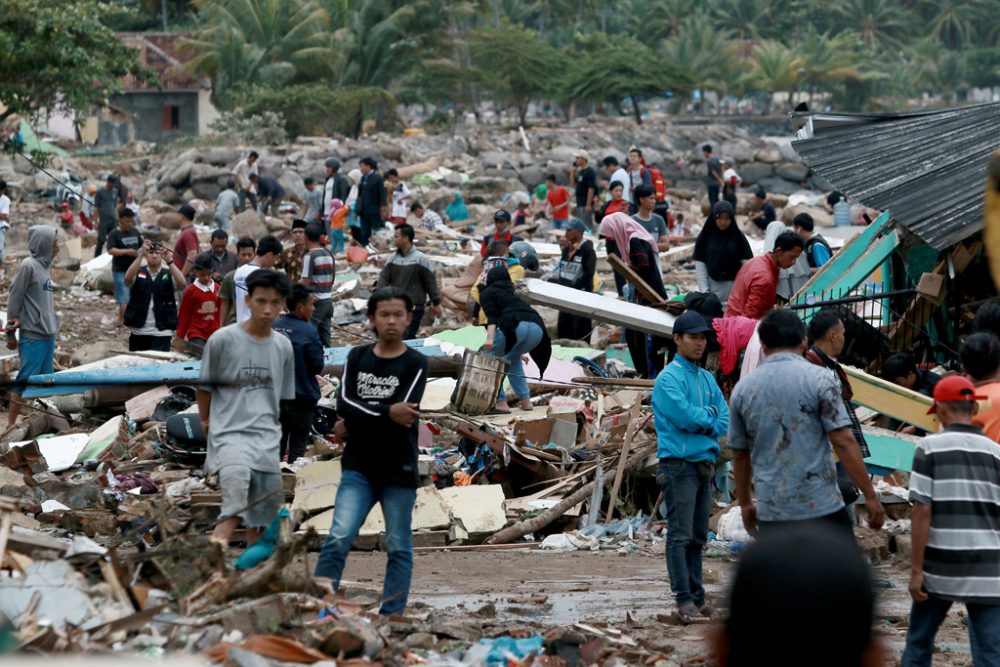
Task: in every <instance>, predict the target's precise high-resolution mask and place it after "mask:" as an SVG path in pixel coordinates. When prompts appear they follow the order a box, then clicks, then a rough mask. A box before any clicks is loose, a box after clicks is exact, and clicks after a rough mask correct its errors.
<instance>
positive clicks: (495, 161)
mask: <svg viewBox="0 0 1000 667" xmlns="http://www.w3.org/2000/svg"><path fill="white" fill-rule="evenodd" d="M479 161H480V162H481V163H482V164H483V168H484V169H503V168H504V167H514V166H517V165H515V164H514V163H513V162H511V160H510V158H509V157H508V156H507V154H506V153H501V152H500V151H484V152H483V153H480V155H479Z"/></svg>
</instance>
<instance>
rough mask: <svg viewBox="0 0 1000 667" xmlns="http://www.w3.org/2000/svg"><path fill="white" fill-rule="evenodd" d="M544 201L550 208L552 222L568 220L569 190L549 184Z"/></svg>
mask: <svg viewBox="0 0 1000 667" xmlns="http://www.w3.org/2000/svg"><path fill="white" fill-rule="evenodd" d="M545 201H546V202H548V204H549V206H551V207H552V219H553V220H569V190H567V189H566V188H564V187H563V186H561V185H553V184H549V194H548V196H547V197H546V198H545Z"/></svg>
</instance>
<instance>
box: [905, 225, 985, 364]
mask: <svg viewBox="0 0 1000 667" xmlns="http://www.w3.org/2000/svg"><path fill="white" fill-rule="evenodd" d="M982 247H983V243H982V241H978V240H977V241H973V242H972V243H971V244H969V245H968V246H966V245H965V244H964V243H959V244H958V245H956V246H955V249H954V250H953V251H952V253H951V263H952V266H954V267H955V275H956V276H958V275H961V274H962V273H963V272H964V271H965V270H966V269H967V268H969V264H971V263H972V260H973V259H975V258H976V255H978V254H979V250H980V249H981V248H982ZM947 271H948V263H947V262H945V261H943V260H942V261H940V262H938V263H937V265H936V266H935V267H934V271H933V272H932V275H937V276H941V277H942V278H944V276H945V274H946V273H947ZM939 304H940V299H935V298H933V297H930V296H928V295H925V294H918V295H917V297H916V298H915V299H914V300H913V301H911V302H910V305H909V307H908V308H907V309H906V313H905V314H904V315H903V317H901V318H900V319H898V320H897V321H896V322H895V323H894V324H893V325H892V327H891V328H890V329H889V341H890V344H891V345H892V347H893V349H895V350H900V349H903V348H904V347H906V346H908V344H909V343H910V342H912V340H913V338H912V337H908V336H903V337H900V334H901V333H902V332H903V331H907V330H908V331H914V330H920V329H923V327H924V325H925V324H927V322H928V321H929V320H930V319H931V316H932V315H933V314H934V311H935V310H937V308H938V305H939Z"/></svg>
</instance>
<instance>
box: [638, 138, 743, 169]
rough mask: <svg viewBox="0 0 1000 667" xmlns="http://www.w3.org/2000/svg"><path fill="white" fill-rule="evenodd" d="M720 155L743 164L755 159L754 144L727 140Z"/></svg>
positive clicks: (720, 150)
mask: <svg viewBox="0 0 1000 667" xmlns="http://www.w3.org/2000/svg"><path fill="white" fill-rule="evenodd" d="M719 157H720V158H729V159H731V160H735V162H736V164H737V165H741V164H743V163H744V162H749V161H750V160H753V146H751V145H750V142H749V141H731V142H727V143H724V144H722V147H721V148H720V149H719ZM647 162H648V160H647Z"/></svg>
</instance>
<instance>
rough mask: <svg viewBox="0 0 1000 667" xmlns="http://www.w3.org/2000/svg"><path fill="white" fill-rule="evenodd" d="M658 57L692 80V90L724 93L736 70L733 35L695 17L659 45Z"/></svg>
mask: <svg viewBox="0 0 1000 667" xmlns="http://www.w3.org/2000/svg"><path fill="white" fill-rule="evenodd" d="M659 54H660V56H661V58H662V59H663V60H664V61H665V62H668V63H670V64H671V65H673V66H674V67H675V68H677V69H678V70H680V71H681V72H682V73H683V74H684V76H685V78H686V79H688V80H689V81H691V84H692V85H691V88H692V89H700V90H711V91H714V92H717V93H720V94H721V93H725V92H726V91H727V90H728V89H729V88H730V86H731V85H732V84H731V82H732V80H733V74H734V71H735V70H736V69H737V68H738V59H737V53H736V47H735V45H734V44H733V43H732V34H731V33H730V32H729V31H727V30H717V29H716V28H715V26H714V24H713V23H712V21H711V20H710V19H709V18H708V17H706V16H704V15H697V16H693V17H691V18H690V19H688V20H686V21H684V22H683V23H682V24H681V26H680V29H679V31H678V34H677V35H676V36H674V37H671V38H669V39H666V40H664V41H663V42H662V43H661V44H660V50H659Z"/></svg>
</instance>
